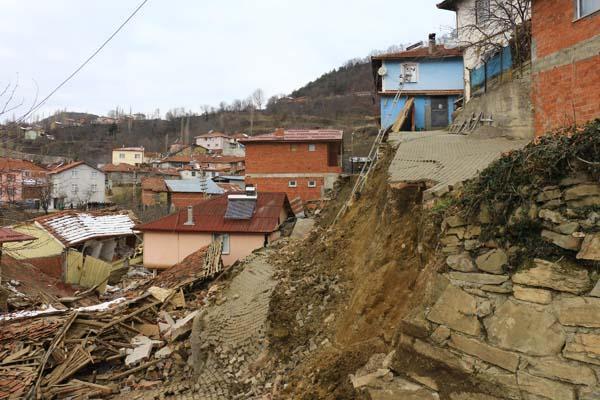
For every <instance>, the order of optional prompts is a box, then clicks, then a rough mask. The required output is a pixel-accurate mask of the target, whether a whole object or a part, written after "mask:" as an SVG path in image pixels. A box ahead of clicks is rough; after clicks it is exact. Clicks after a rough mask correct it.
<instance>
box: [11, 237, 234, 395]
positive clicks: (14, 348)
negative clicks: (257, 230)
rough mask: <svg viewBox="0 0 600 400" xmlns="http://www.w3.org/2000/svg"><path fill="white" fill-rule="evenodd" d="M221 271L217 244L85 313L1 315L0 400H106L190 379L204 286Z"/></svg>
mask: <svg viewBox="0 0 600 400" xmlns="http://www.w3.org/2000/svg"><path fill="white" fill-rule="evenodd" d="M221 271H222V263H221V258H220V244H219V243H216V244H214V245H211V246H209V247H206V248H203V249H201V250H199V251H198V252H196V253H194V254H192V255H191V256H189V257H188V258H186V259H185V260H184V261H183V262H182V263H181V264H178V265H177V266H174V267H173V268H171V269H169V270H168V271H166V272H164V273H162V274H160V275H158V276H156V277H150V278H141V279H140V281H138V282H137V284H136V285H131V284H130V286H136V288H135V289H130V290H129V291H126V292H124V293H123V294H124V296H123V297H118V298H116V299H114V300H111V301H108V302H105V303H100V304H96V305H93V306H87V307H78V308H66V307H65V309H56V308H54V307H47V308H46V309H43V310H36V311H32V310H26V311H21V312H17V313H13V314H6V315H3V316H0V320H1V321H2V324H3V327H2V330H1V332H0V359H1V360H2V361H1V362H0V370H1V372H0V375H1V376H3V377H6V378H5V379H0V399H4V398H21V397H26V396H37V397H38V398H48V399H52V398H73V399H79V398H81V399H83V398H89V397H95V398H98V397H108V396H112V395H114V394H116V393H125V392H128V391H132V390H142V389H147V388H151V387H155V386H160V385H163V384H164V383H165V382H168V381H171V380H173V379H185V378H186V377H190V376H191V374H192V371H191V368H190V367H189V366H188V365H187V358H189V355H190V345H189V342H188V341H183V340H182V339H183V338H185V337H186V336H187V335H188V334H189V332H190V331H191V329H192V323H193V320H194V317H195V316H196V315H197V314H198V312H199V311H198V309H199V308H201V307H202V306H203V304H204V300H205V297H206V294H207V291H206V290H205V289H202V288H201V285H202V283H204V282H206V281H207V280H209V279H211V278H214V277H215V276H216V275H217V274H219V273H220V272H221Z"/></svg>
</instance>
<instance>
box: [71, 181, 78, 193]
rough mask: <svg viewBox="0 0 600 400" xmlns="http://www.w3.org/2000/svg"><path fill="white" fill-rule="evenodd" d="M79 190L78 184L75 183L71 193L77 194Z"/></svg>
mask: <svg viewBox="0 0 600 400" xmlns="http://www.w3.org/2000/svg"><path fill="white" fill-rule="evenodd" d="M77 189H78V187H77V184H76V183H73V184H72V185H71V193H77Z"/></svg>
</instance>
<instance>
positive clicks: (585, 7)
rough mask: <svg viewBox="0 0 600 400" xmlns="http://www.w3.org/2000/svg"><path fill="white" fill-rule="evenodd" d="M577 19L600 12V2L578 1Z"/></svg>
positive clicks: (596, 0)
mask: <svg viewBox="0 0 600 400" xmlns="http://www.w3.org/2000/svg"><path fill="white" fill-rule="evenodd" d="M576 1H577V3H576V4H577V18H582V17H585V16H586V15H590V14H593V13H595V12H596V11H600V0H576Z"/></svg>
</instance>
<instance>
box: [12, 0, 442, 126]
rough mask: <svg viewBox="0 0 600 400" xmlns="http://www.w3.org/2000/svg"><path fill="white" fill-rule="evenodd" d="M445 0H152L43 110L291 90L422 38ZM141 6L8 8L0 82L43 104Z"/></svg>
mask: <svg viewBox="0 0 600 400" xmlns="http://www.w3.org/2000/svg"><path fill="white" fill-rule="evenodd" d="M439 1H440V0H379V1H377V2H374V1H370V0H361V1H359V0H252V1H251V0H247V1H245V0H218V1H214V0H212V1H209V0H149V2H148V3H147V4H146V5H145V6H144V8H142V10H141V11H140V12H139V13H138V14H137V15H136V16H135V17H134V18H133V19H132V20H131V21H130V23H129V24H128V25H127V26H126V27H125V28H124V30H122V31H121V32H120V33H119V34H118V35H117V36H116V37H115V39H113V41H112V42H110V43H109V45H108V46H107V47H106V48H105V49H104V50H103V51H102V52H101V53H100V54H99V55H98V56H97V57H96V58H95V59H94V60H93V61H92V62H91V63H90V64H89V65H88V66H86V67H85V69H84V70H82V71H81V72H80V73H79V74H78V75H77V76H76V77H75V78H74V79H73V80H71V81H70V82H69V83H68V84H67V85H66V86H65V87H63V88H62V89H61V90H60V91H59V92H58V93H57V94H56V95H55V96H54V97H53V98H52V99H51V100H50V101H48V103H47V104H46V105H45V106H44V107H43V109H42V110H43V111H44V112H45V113H46V115H47V114H48V112H50V111H53V110H56V109H64V108H66V109H68V110H72V111H83V112H91V113H95V114H106V113H107V112H108V110H110V109H114V108H115V106H117V105H119V106H121V107H124V108H125V109H126V110H127V111H128V110H129V107H131V108H132V109H133V111H134V112H147V113H149V112H152V111H153V110H155V109H156V108H160V111H161V113H162V114H163V115H164V113H165V112H166V111H167V110H168V109H170V108H173V107H185V108H186V109H191V110H193V111H199V110H200V106H201V105H202V104H210V105H213V106H217V105H218V103H219V102H220V101H222V100H224V101H227V102H231V101H232V100H234V99H236V98H245V97H246V96H248V95H249V94H250V93H251V92H252V91H253V90H254V89H255V88H259V87H260V88H262V89H263V90H264V91H265V93H266V95H267V96H271V95H273V94H277V93H289V92H291V91H292V90H294V89H295V88H298V87H301V86H302V85H304V84H305V83H307V82H309V81H311V80H314V79H315V78H317V77H318V76H320V75H321V74H323V73H324V72H327V71H330V70H331V69H333V68H336V67H338V66H340V65H342V64H343V63H344V62H345V61H347V60H348V59H350V58H355V57H364V56H366V55H367V54H369V52H370V51H371V50H373V49H385V48H387V47H388V46H390V45H393V44H402V43H412V42H416V41H419V40H425V39H426V38H427V34H428V33H429V32H444V31H447V28H448V27H450V26H452V25H453V23H454V15H453V13H451V12H448V11H441V10H438V9H436V7H435V3H436V2H439ZM140 2H141V0H0V35H1V36H0V37H1V38H2V39H1V40H0V83H2V82H3V83H4V84H6V82H7V81H9V80H12V81H14V80H15V76H16V74H17V73H18V74H19V81H20V86H21V87H20V91H19V92H20V95H21V97H25V98H26V100H29V101H31V100H33V99H32V98H33V95H34V92H35V91H34V89H33V88H34V84H33V82H32V80H35V81H36V82H37V83H38V85H39V93H40V98H43V97H44V96H45V95H46V94H48V93H49V92H50V91H51V90H52V89H53V88H54V87H55V86H56V85H57V84H58V83H59V82H61V81H62V80H63V79H64V78H65V77H66V76H67V75H68V74H69V73H70V72H72V71H73V70H74V69H75V68H76V67H77V66H78V65H79V64H80V63H81V62H82V61H83V60H84V59H85V58H86V57H88V56H89V55H90V54H91V53H92V52H93V51H94V50H95V49H96V47H98V46H99V45H100V44H101V43H102V42H103V41H104V40H105V39H106V38H108V36H109V35H110V34H111V33H112V32H113V31H114V29H115V28H116V27H117V26H118V25H119V24H120V23H121V22H122V21H123V20H124V19H125V18H126V17H127V16H128V15H129V14H130V13H131V12H132V11H133V9H134V8H135V7H136V6H137V5H138V4H139V3H140Z"/></svg>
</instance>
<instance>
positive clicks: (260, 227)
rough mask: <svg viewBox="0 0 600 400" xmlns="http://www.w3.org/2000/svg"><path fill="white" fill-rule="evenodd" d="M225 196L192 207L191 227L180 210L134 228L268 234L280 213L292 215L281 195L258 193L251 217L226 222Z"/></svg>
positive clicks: (185, 214)
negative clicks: (192, 222)
mask: <svg viewBox="0 0 600 400" xmlns="http://www.w3.org/2000/svg"><path fill="white" fill-rule="evenodd" d="M240 194H243V193H240ZM227 196H228V195H221V196H218V197H214V198H212V199H209V200H205V201H203V202H201V203H198V204H196V205H194V206H193V216H194V225H185V222H186V221H187V210H186V209H184V210H180V211H179V212H176V213H174V214H171V215H168V216H166V217H163V218H160V219H158V220H156V221H152V222H148V223H146V224H142V225H138V226H136V227H135V229H136V230H140V231H142V232H144V231H163V232H165V231H166V232H226V233H235V232H240V233H271V232H273V231H275V230H276V229H277V228H278V226H279V224H280V223H282V222H283V221H280V220H279V216H280V214H281V211H282V210H286V211H287V212H288V213H289V215H292V213H291V207H290V204H289V202H288V199H287V196H286V194H285V193H274V192H261V193H258V198H257V200H256V209H255V212H254V214H253V216H252V218H250V219H245V220H233V219H226V218H225V213H226V211H227V201H228V199H227Z"/></svg>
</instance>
